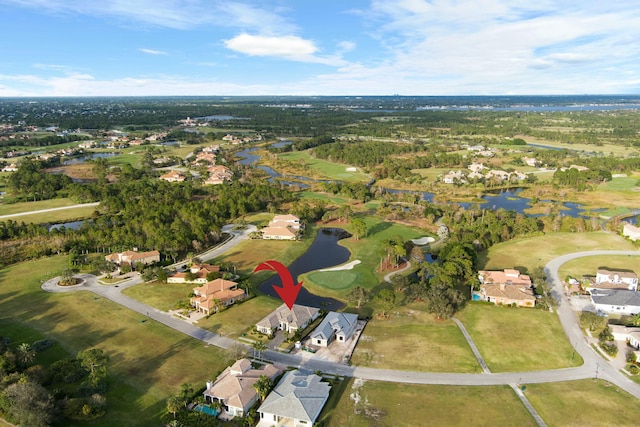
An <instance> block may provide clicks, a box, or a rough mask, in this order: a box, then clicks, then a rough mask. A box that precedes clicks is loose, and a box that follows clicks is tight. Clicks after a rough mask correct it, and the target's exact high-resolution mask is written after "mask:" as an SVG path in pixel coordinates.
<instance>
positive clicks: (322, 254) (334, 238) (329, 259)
mask: <svg viewBox="0 0 640 427" xmlns="http://www.w3.org/2000/svg"><path fill="white" fill-rule="evenodd" d="M347 237H351V235H350V234H349V233H347V232H346V231H345V230H343V229H341V228H321V229H320V230H319V231H318V235H317V236H316V238H315V240H314V241H313V243H312V244H311V246H310V247H309V249H308V250H307V251H306V252H305V253H304V254H303V255H302V256H300V257H299V258H298V259H296V260H295V261H294V262H293V263H292V264H291V265H289V266H288V268H289V271H290V272H291V275H292V276H293V280H294V281H295V282H296V283H298V276H299V275H301V274H303V273H308V272H309V271H313V270H319V269H322V268H329V267H333V266H336V265H340V264H344V263H345V262H347V261H349V257H350V256H351V253H350V252H349V250H348V249H347V248H345V247H344V246H340V245H338V241H339V240H341V239H345V238H347ZM265 261H267V260H265ZM273 285H275V286H282V281H280V277H278V276H277V275H275V276H272V277H270V278H269V279H267V280H265V281H264V282H262V283H261V284H260V286H259V288H258V289H260V292H262V293H264V294H266V295H269V296H272V297H275V298H279V297H278V294H277V293H276V291H275V290H273ZM296 304H301V305H307V306H311V307H318V308H323V309H325V310H339V309H341V308H343V307H344V304H343V303H342V302H340V301H338V300H336V299H333V298H326V297H321V296H318V295H314V294H312V293H311V292H309V291H307V290H306V289H305V287H304V285H303V286H302V289H301V290H300V294H299V295H298V299H297V300H296Z"/></svg>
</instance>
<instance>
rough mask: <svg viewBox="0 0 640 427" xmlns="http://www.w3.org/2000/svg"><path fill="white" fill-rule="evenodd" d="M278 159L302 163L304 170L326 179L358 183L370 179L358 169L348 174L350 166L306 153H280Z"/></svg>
mask: <svg viewBox="0 0 640 427" xmlns="http://www.w3.org/2000/svg"><path fill="white" fill-rule="evenodd" d="M278 159H282V160H288V161H294V162H296V163H298V164H302V163H304V167H305V168H306V169H310V171H311V172H312V174H313V172H315V173H316V174H318V175H320V176H322V177H325V178H328V179H335V180H341V181H359V182H369V181H370V180H371V177H370V176H369V175H367V174H365V173H363V172H361V171H360V169H357V170H356V171H353V172H349V171H347V168H349V167H351V166H349V165H345V164H342V163H333V162H329V161H326V160H322V159H317V158H314V157H311V155H310V154H309V152H308V151H294V152H290V153H280V154H278Z"/></svg>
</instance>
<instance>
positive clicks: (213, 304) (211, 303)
mask: <svg viewBox="0 0 640 427" xmlns="http://www.w3.org/2000/svg"><path fill="white" fill-rule="evenodd" d="M193 293H194V296H193V297H191V300H190V302H191V306H192V307H195V309H196V310H198V311H200V312H201V313H204V314H206V315H210V314H213V313H216V312H217V311H218V309H219V307H220V306H222V307H226V306H229V305H231V304H234V303H235V302H236V301H240V300H243V299H244V298H245V297H246V296H247V294H246V293H245V291H244V289H239V288H238V284H237V283H236V282H232V281H231V280H224V279H216V280H212V281H211V282H207V283H205V284H204V285H202V286H199V287H197V288H193Z"/></svg>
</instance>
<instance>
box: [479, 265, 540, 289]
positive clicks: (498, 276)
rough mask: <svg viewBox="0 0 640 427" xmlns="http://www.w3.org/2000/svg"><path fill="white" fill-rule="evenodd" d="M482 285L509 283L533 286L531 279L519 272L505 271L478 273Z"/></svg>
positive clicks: (481, 271) (482, 271)
mask: <svg viewBox="0 0 640 427" xmlns="http://www.w3.org/2000/svg"><path fill="white" fill-rule="evenodd" d="M478 276H479V278H480V283H498V284H499V283H509V284H513V285H525V286H531V278H530V277H529V276H527V275H525V274H520V272H519V271H518V270H514V269H505V270H504V271H492V270H480V271H478Z"/></svg>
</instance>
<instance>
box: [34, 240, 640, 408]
mask: <svg viewBox="0 0 640 427" xmlns="http://www.w3.org/2000/svg"><path fill="white" fill-rule="evenodd" d="M227 231H230V229H227ZM249 233H250V230H242V231H238V232H232V234H233V238H232V239H230V240H229V241H227V242H226V243H224V244H223V245H221V246H220V247H218V248H215V249H214V250H212V251H209V252H207V259H210V258H213V257H214V256H217V255H218V254H219V253H221V252H222V251H225V250H228V249H230V248H231V247H233V246H235V245H237V244H238V243H239V242H240V241H241V240H243V239H246V238H248V235H249ZM596 255H629V256H640V251H590V252H576V253H572V254H567V255H563V256H560V257H558V258H555V259H553V260H552V261H550V262H549V263H547V265H546V266H545V272H546V275H547V278H548V280H549V282H550V283H551V285H552V291H551V293H552V295H553V297H554V298H555V299H556V300H557V301H558V309H557V311H558V315H559V317H560V322H561V323H562V327H563V329H564V331H565V334H566V335H567V338H568V339H569V341H570V343H571V344H572V345H573V347H574V348H575V350H576V352H577V353H578V354H580V356H582V358H583V360H584V364H583V365H582V366H580V367H577V368H565V369H555V370H547V371H533V372H503V373H489V372H486V370H485V372H484V373H481V374H455V373H434V372H414V371H398V370H391V369H377V368H367V367H361V366H347V365H343V364H339V363H333V362H328V361H321V360H314V359H308V358H303V357H301V356H299V355H291V354H284V353H279V352H276V351H272V350H266V351H264V352H263V357H264V358H265V359H268V360H270V361H272V362H275V363H282V364H286V365H288V366H295V367H305V368H307V369H311V370H312V371H316V370H320V371H323V372H326V373H332V374H336V375H343V376H349V377H355V378H362V379H370V380H380V381H390V382H396V383H410V384H442V385H504V384H506V385H513V384H528V383H544V382H555V381H569V380H578V379H584V378H595V377H597V378H601V379H605V380H607V381H609V382H612V383H614V384H616V385H617V386H619V387H620V388H622V389H624V390H625V391H627V392H628V393H630V394H632V395H633V396H635V397H636V398H638V399H640V385H639V384H636V383H634V382H633V381H631V380H630V379H628V378H627V377H626V376H624V375H623V374H622V373H620V372H619V371H618V370H616V369H615V368H613V367H612V366H611V365H610V364H609V362H608V361H606V360H605V359H604V358H602V357H601V356H600V355H599V354H598V353H596V351H595V350H593V348H592V347H591V346H590V345H589V344H588V343H587V339H586V337H585V336H584V334H583V332H582V330H581V329H580V325H579V322H578V318H577V316H576V314H575V313H574V312H573V310H572V309H571V306H570V304H569V301H568V299H567V296H566V295H565V293H564V289H563V285H562V281H561V280H560V277H559V275H558V269H559V268H560V266H561V265H562V264H564V263H566V262H567V261H570V260H573V259H576V258H580V257H584V256H596ZM81 277H82V278H83V279H84V283H83V284H81V285H77V286H72V287H60V286H58V285H57V283H58V278H54V279H51V280H48V281H47V282H45V283H44V284H43V285H42V288H43V289H44V290H45V291H48V292H73V291H78V290H88V291H91V292H94V293H96V294H97V295H100V296H102V297H104V298H107V299H109V300H111V301H114V302H116V303H118V304H121V305H123V306H125V307H127V308H129V309H131V310H134V311H137V312H138V313H140V314H142V315H145V316H148V317H149V318H151V319H153V320H156V321H157V322H160V323H162V324H164V325H167V326H169V327H171V328H173V329H175V330H177V331H179V332H182V333H184V334H186V335H189V336H191V337H193V338H196V339H198V340H201V341H204V342H206V343H208V344H211V345H215V346H218V347H221V348H229V347H230V346H231V345H233V344H237V343H238V342H237V341H234V340H232V339H229V338H225V337H223V336H220V335H218V334H215V333H213V332H210V331H207V330H205V329H202V328H199V327H197V326H193V325H191V324H189V323H187V322H185V321H183V320H180V319H178V318H175V317H173V316H171V315H170V314H168V313H166V312H162V311H159V310H157V309H155V308H153V307H151V306H149V305H146V304H144V303H142V302H140V301H137V300H134V299H132V298H129V297H127V296H125V295H122V293H121V290H122V289H126V288H128V287H130V286H134V285H136V284H139V283H141V282H142V280H141V279H140V277H139V276H138V277H135V278H134V279H132V280H130V281H128V282H126V283H123V284H120V285H118V286H117V287H116V286H102V285H99V284H98V283H97V279H96V278H95V276H91V275H84V276H81Z"/></svg>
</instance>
